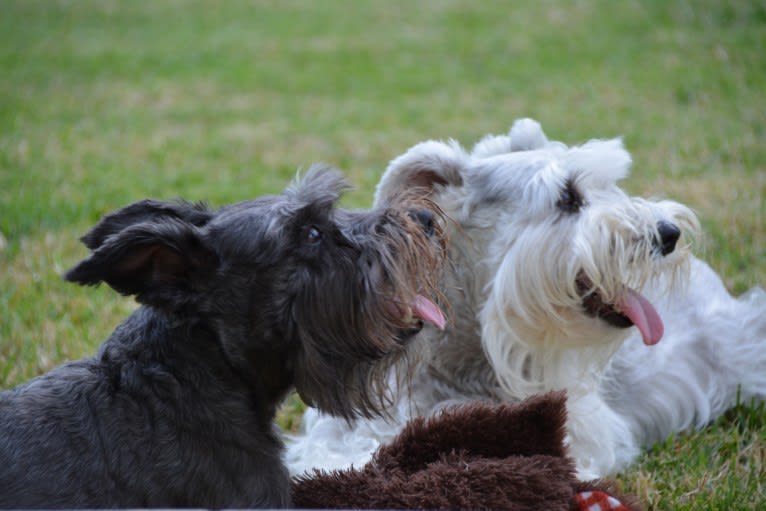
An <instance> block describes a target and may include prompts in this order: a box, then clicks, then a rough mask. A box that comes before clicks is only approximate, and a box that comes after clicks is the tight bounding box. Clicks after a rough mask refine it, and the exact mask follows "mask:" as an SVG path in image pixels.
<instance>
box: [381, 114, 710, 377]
mask: <svg viewBox="0 0 766 511" xmlns="http://www.w3.org/2000/svg"><path fill="white" fill-rule="evenodd" d="M630 164H631V158H630V155H629V154H628V152H627V151H626V150H625V149H624V148H623V145H622V141H621V140H620V139H612V140H592V141H590V142H587V143H585V144H583V145H580V146H573V147H567V146H566V145H564V144H562V143H560V142H553V141H549V140H548V139H547V138H546V136H545V134H544V133H543V131H542V129H541V128H540V125H539V124H538V123H537V122H535V121H532V120H530V119H523V120H520V121H517V122H516V123H515V124H514V125H513V127H512V128H511V131H510V133H509V135H507V136H489V137H486V138H484V139H483V140H482V141H480V142H479V143H478V144H477V145H476V146H475V147H474V149H473V150H472V151H471V152H467V151H464V150H463V149H462V148H461V147H460V146H459V145H458V144H457V143H455V142H453V141H451V142H449V143H441V142H433V141H429V142H424V143H421V144H418V145H416V146H414V147H413V148H412V149H410V150H409V151H408V152H407V153H405V154H404V155H402V156H400V157H398V158H396V159H395V160H393V161H392V162H391V164H390V165H389V167H388V169H387V171H386V173H385V175H384V176H383V179H382V180H381V182H380V184H379V186H378V190H377V192H376V200H382V198H384V197H386V196H388V195H391V194H395V193H399V192H400V191H401V190H403V189H408V188H412V187H413V186H419V187H424V189H426V190H428V191H429V193H431V194H432V198H433V199H434V200H435V201H436V202H437V203H438V204H439V205H440V206H441V207H442V208H443V209H444V210H445V212H446V213H447V215H449V216H450V217H452V218H453V220H455V221H456V223H457V224H458V227H457V228H456V229H455V232H454V233H453V235H452V242H453V243H454V245H455V247H456V250H458V251H460V253H461V254H466V253H471V254H473V256H472V257H475V260H474V261H473V263H475V264H477V265H483V266H484V265H485V267H486V268H487V270H486V271H484V272H482V273H483V274H485V275H486V277H485V278H486V281H485V282H482V283H481V286H476V284H473V285H471V287H476V288H478V289H481V292H482V293H483V296H482V297H481V299H478V298H477V300H476V303H477V304H478V305H479V307H480V309H481V310H477V311H475V312H476V313H477V314H479V318H480V324H481V329H482V342H483V344H484V349H485V351H486V353H487V356H488V358H489V359H490V362H491V363H492V365H493V366H494V367H495V369H496V371H497V373H498V376H499V378H500V380H501V384H502V385H503V387H506V388H511V389H515V390H517V391H518V390H519V389H518V387H519V386H522V387H523V386H524V385H528V384H531V383H534V382H539V381H540V380H541V379H546V378H548V377H549V376H550V375H547V376H546V375H543V374H541V373H542V372H543V371H544V366H545V365H546V364H547V362H549V361H550V359H552V358H555V357H556V353H557V352H559V353H561V352H562V350H569V349H570V348H587V347H594V348H597V349H600V350H602V351H609V352H610V354H611V351H613V350H614V349H615V348H616V346H618V345H619V343H620V342H621V341H623V340H624V339H625V338H626V336H627V328H628V327H631V326H636V327H637V328H638V329H639V330H640V332H641V335H642V337H643V340H644V342H645V343H646V344H655V343H657V342H658V341H659V340H660V338H661V337H662V334H663V325H662V320H661V318H660V317H659V315H658V313H657V312H656V310H655V308H654V307H653V306H652V304H651V303H650V301H649V300H648V299H647V298H645V297H644V296H643V295H642V294H641V290H642V289H643V288H644V286H645V285H646V284H647V283H648V282H650V281H656V280H660V281H662V282H663V283H668V282H672V281H674V280H676V279H674V278H673V277H674V276H675V275H679V274H682V272H681V271H679V270H683V268H684V263H685V262H686V260H687V255H688V250H687V243H686V241H685V240H684V238H682V236H684V235H688V234H691V233H694V232H696V231H697V229H698V223H697V219H696V217H695V216H694V214H693V213H692V212H691V211H690V210H689V209H688V208H686V207H684V206H682V205H681V204H678V203H676V202H671V201H650V200H645V199H641V198H637V197H630V196H628V195H627V194H626V193H625V192H623V190H622V189H620V188H619V187H618V184H617V183H618V181H619V180H621V179H623V178H625V177H626V176H627V175H628V170H629V167H630ZM466 247H471V249H470V250H467V249H466ZM463 259H465V256H463ZM460 264H471V261H465V260H463V261H461V262H460ZM466 285H470V284H469V283H466ZM655 285H656V284H653V287H654V286H655ZM663 285H664V284H663ZM447 294H448V296H449V292H448V293H447ZM453 307H458V308H459V307H460V304H453ZM592 353H593V352H591V354H592ZM543 358H546V359H548V360H542V359H543ZM574 365H577V364H574Z"/></svg>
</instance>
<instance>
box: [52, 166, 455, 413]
mask: <svg viewBox="0 0 766 511" xmlns="http://www.w3.org/2000/svg"><path fill="white" fill-rule="evenodd" d="M346 188H347V185H346V183H345V181H344V180H343V177H342V176H341V175H340V173H338V172H337V171H333V170H331V169H327V168H322V167H313V168H312V169H310V170H309V171H308V173H307V175H306V176H305V177H304V178H303V179H302V180H299V181H297V182H296V183H295V184H294V185H293V186H291V187H289V188H288V189H287V190H285V191H284V193H283V194H282V195H279V196H274V197H263V198H259V199H256V200H252V201H247V202H242V203H239V204H234V205H231V206H225V207H223V208H221V209H218V210H215V211H214V210H210V209H208V208H206V207H204V206H202V205H193V204H189V203H184V202H158V201H141V202H138V203H135V204H132V205H130V206H128V207H126V208H123V209H121V210H119V211H117V212H115V213H113V214H111V215H108V216H106V217H105V218H104V219H103V220H101V222H100V223H99V224H97V225H96V226H95V227H94V228H93V229H92V230H91V231H90V232H89V233H88V234H87V235H86V236H84V237H83V242H84V243H85V244H86V245H87V246H88V248H90V249H91V250H92V251H93V252H92V254H91V255H90V257H88V258H87V259H85V260H84V261H82V262H81V263H80V264H79V265H77V266H76V267H75V268H73V269H72V270H70V271H69V272H68V273H67V274H66V276H65V278H66V279H67V280H70V281H73V282H78V283H81V284H89V285H95V284H98V283H100V282H105V283H107V284H108V285H110V286H111V287H112V288H114V289H115V290H117V291H119V292H120V293H123V294H126V295H135V296H136V299H137V300H138V301H139V302H141V303H143V304H145V305H147V306H150V307H152V308H153V309H156V310H157V311H160V313H161V314H165V315H167V316H168V317H169V318H171V319H172V320H173V321H177V322H179V323H182V324H185V325H187V326H189V325H191V327H192V328H201V329H207V330H209V331H212V332H213V333H214V334H215V337H216V338H217V339H218V341H219V342H220V345H221V348H222V349H223V351H224V353H225V355H226V357H227V358H228V359H229V360H230V363H231V365H232V368H233V370H236V371H238V372H240V373H241V374H242V375H243V377H244V378H246V379H248V378H252V379H253V382H252V384H253V386H255V387H258V390H259V391H260V392H261V393H263V394H265V395H268V396H271V398H273V399H274V406H276V404H277V403H278V402H279V400H280V399H281V398H282V397H283V396H284V393H285V392H286V391H287V390H288V389H289V388H290V387H291V386H293V385H294V386H295V387H296V388H297V390H298V392H299V394H300V395H301V397H302V398H303V399H304V400H305V401H307V402H308V403H310V404H312V405H315V406H317V407H319V408H320V409H323V410H325V411H327V412H330V413H333V414H336V415H340V416H343V417H346V418H352V417H354V416H358V415H363V416H369V415H371V414H374V413H379V412H380V411H381V409H382V407H383V406H384V404H385V397H384V396H385V386H386V385H385V374H386V369H387V368H388V367H389V366H390V363H393V362H394V361H395V360H396V359H397V358H398V357H399V356H400V355H402V354H403V352H404V348H405V345H406V341H407V340H408V339H409V338H410V337H411V336H412V335H413V334H414V333H416V332H417V331H418V330H419V328H420V327H421V326H422V322H423V321H430V322H432V323H435V324H437V326H439V327H443V326H444V325H443V323H444V318H443V316H442V314H441V312H440V311H439V309H438V307H436V305H434V303H433V302H432V301H431V300H430V299H429V298H427V297H428V296H432V295H433V294H434V293H435V289H436V283H437V282H438V278H439V275H438V271H439V268H440V266H441V263H442V258H443V255H444V241H443V237H442V235H441V227H440V225H441V222H442V220H441V218H440V216H439V213H438V211H436V210H435V209H434V208H433V207H432V206H431V205H430V204H429V203H428V202H424V201H423V200H415V199H413V200H407V199H402V200H397V201H396V202H395V203H388V204H383V205H381V206H379V207H377V208H376V209H375V210H372V211H352V210H344V209H339V208H337V207H336V205H335V203H336V202H337V200H338V198H339V197H340V194H341V193H342V191H343V190H344V189H346Z"/></svg>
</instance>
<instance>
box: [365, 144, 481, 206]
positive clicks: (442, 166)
mask: <svg viewBox="0 0 766 511" xmlns="http://www.w3.org/2000/svg"><path fill="white" fill-rule="evenodd" d="M467 160H468V155H467V154H466V153H465V151H463V149H462V148H461V147H460V145H459V144H458V143H457V142H455V141H454V140H450V141H449V142H447V143H444V142H436V141H433V140H429V141H428V142H421V143H420V144H417V145H415V146H413V147H412V148H411V149H410V150H409V151H407V152H406V153H404V154H403V155H401V156H398V157H397V158H394V159H393V160H391V163H389V164H388V168H387V169H386V171H385V172H384V173H383V177H382V178H381V179H380V182H379V183H378V186H377V188H376V189H375V204H379V203H381V202H383V201H385V200H387V199H390V198H391V197H395V196H396V195H399V194H402V193H405V192H408V191H411V190H413V189H416V188H420V189H423V190H425V191H426V193H428V192H430V191H431V190H433V188H434V187H436V186H449V185H451V186H462V185H463V177H462V175H461V172H462V170H463V168H464V167H465V166H466V162H467Z"/></svg>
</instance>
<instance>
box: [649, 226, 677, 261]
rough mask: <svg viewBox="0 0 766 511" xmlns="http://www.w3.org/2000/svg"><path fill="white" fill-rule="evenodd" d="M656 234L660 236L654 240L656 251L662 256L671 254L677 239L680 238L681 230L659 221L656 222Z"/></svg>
mask: <svg viewBox="0 0 766 511" xmlns="http://www.w3.org/2000/svg"><path fill="white" fill-rule="evenodd" d="M657 233H658V234H659V235H660V237H659V239H658V240H655V247H656V248H657V250H659V251H660V253H661V254H662V255H664V256H666V255H668V254H670V253H671V252H673V251H674V250H675V249H676V243H677V242H678V238H680V237H681V229H679V228H678V227H677V226H676V225H675V224H672V223H670V222H666V221H664V220H660V221H659V222H657Z"/></svg>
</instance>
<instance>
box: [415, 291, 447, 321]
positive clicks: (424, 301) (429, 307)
mask: <svg viewBox="0 0 766 511" xmlns="http://www.w3.org/2000/svg"><path fill="white" fill-rule="evenodd" d="M411 307H412V315H413V316H415V317H417V318H420V319H422V320H423V321H428V322H430V323H433V324H434V326H436V328H438V329H439V330H444V327H445V325H446V324H447V320H446V319H444V314H442V311H441V309H439V306H438V305H436V304H435V303H434V302H432V301H431V300H429V299H428V298H426V297H425V296H423V295H417V296H416V297H415V301H414V302H413V303H412V304H411Z"/></svg>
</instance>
